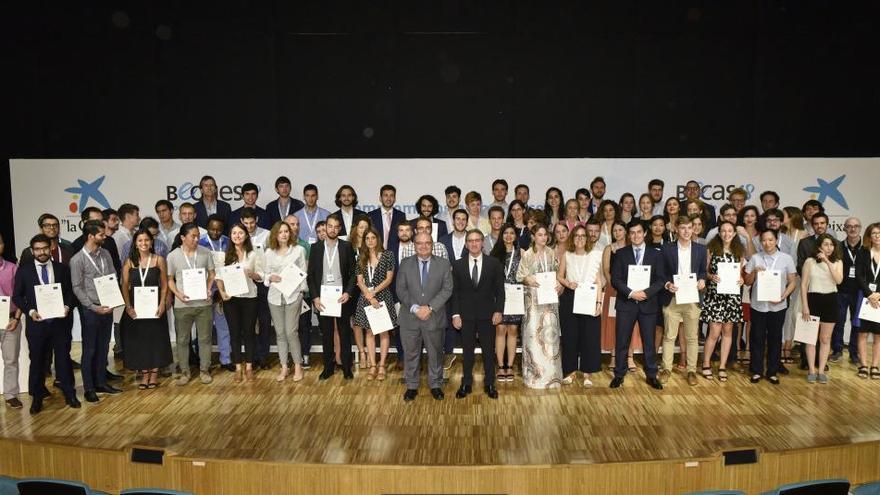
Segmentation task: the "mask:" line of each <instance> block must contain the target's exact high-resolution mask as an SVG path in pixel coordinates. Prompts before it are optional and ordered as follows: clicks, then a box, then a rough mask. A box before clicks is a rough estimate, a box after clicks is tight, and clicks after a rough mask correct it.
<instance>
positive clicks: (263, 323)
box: [254, 284, 275, 363]
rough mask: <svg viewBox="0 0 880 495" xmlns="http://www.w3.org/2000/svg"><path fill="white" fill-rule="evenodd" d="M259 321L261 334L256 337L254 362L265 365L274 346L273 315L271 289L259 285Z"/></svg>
mask: <svg viewBox="0 0 880 495" xmlns="http://www.w3.org/2000/svg"><path fill="white" fill-rule="evenodd" d="M256 300H257V319H259V320H260V333H259V334H257V335H256V346H255V347H254V361H256V362H258V363H265V362H266V361H267V360H268V359H269V346H270V345H271V344H272V342H271V340H270V339H271V337H272V335H273V334H274V333H275V332H274V331H272V314H271V313H270V312H269V288H268V287H266V286H265V285H263V284H257V299H256Z"/></svg>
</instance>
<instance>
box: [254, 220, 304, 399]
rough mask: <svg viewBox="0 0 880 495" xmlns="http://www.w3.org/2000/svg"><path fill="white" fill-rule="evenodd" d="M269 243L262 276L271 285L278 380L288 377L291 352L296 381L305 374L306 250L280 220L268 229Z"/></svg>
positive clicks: (270, 297)
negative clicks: (301, 330) (301, 326)
mask: <svg viewBox="0 0 880 495" xmlns="http://www.w3.org/2000/svg"><path fill="white" fill-rule="evenodd" d="M268 244H269V249H267V250H266V253H265V267H264V271H263V272H262V273H260V276H261V277H262V278H263V284H264V285H266V286H267V287H269V294H268V296H267V298H268V302H269V312H270V313H271V314H272V325H273V326H274V327H275V337H276V341H277V342H278V359H279V360H280V361H281V372H280V373H278V377H277V378H275V380H276V381H279V382H282V381H284V379H285V378H287V374H288V372H289V370H288V367H287V357H288V354H290V355H291V356H293V381H295V382H298V381H300V380H302V378H303V367H302V363H303V359H302V347H301V346H300V340H299V320H300V318H299V315H300V311H301V310H302V300H303V292H304V291H305V290H306V283H305V282H306V268H307V263H306V250H305V248H304V247H302V246H300V245H299V244H298V243H297V242H296V237H294V236H293V232H292V231H291V230H290V226H289V225H288V224H286V223H284V222H281V221H279V222H276V223H275V225H274V226H273V227H272V230H271V231H269V242H268Z"/></svg>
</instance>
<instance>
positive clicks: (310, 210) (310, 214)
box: [294, 184, 330, 244]
mask: <svg viewBox="0 0 880 495" xmlns="http://www.w3.org/2000/svg"><path fill="white" fill-rule="evenodd" d="M303 202H305V206H304V207H303V208H301V209H300V210H297V212H296V213H294V215H295V216H296V217H297V218H298V219H299V238H300V239H301V240H303V241H306V242H307V243H309V244H314V243H316V242H318V233H317V231H316V227H317V225H318V222H321V221H325V220H327V217H329V216H330V212H329V211H327V210H325V209H324V208H321V207H320V206H318V186H316V185H314V184H306V187H304V188H303Z"/></svg>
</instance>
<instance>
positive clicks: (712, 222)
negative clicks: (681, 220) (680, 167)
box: [681, 180, 718, 233]
mask: <svg viewBox="0 0 880 495" xmlns="http://www.w3.org/2000/svg"><path fill="white" fill-rule="evenodd" d="M702 192H703V187H702V186H701V185H700V183H699V182H697V181H695V180H689V181H687V184H685V185H684V196H685V200H684V201H682V202H681V211H682V212H687V204H688V202H689V201H696V200H698V199H699V200H700V201H702V199H701V198H700V195H701V194H702ZM703 209H704V210H705V211H704V212H703V217H704V218H705V219H706V225H705V226H704V227H703V232H704V233H705V232H708V231H710V230H712V229H714V228H715V226H716V225H718V215H716V214H715V207H714V206H712V205H710V204H709V203H706V202H705V201H703Z"/></svg>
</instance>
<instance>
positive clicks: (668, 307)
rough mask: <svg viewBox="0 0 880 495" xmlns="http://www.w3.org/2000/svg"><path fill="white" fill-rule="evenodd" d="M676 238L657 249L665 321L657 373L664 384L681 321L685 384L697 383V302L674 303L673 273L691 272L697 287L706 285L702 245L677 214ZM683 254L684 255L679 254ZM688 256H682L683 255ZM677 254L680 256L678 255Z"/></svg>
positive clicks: (688, 222)
mask: <svg viewBox="0 0 880 495" xmlns="http://www.w3.org/2000/svg"><path fill="white" fill-rule="evenodd" d="M675 230H676V233H677V234H678V240H676V242H672V243H669V244H664V245H663V246H662V247H661V248H660V252H661V253H662V255H663V274H664V276H665V280H664V289H666V290H663V291H661V292H660V305H661V306H662V307H663V319H664V322H665V325H664V332H663V371H661V372H660V383H666V382H667V381H668V380H669V377H670V376H671V375H672V367H673V362H674V359H673V358H674V354H675V341H676V340H677V339H678V327H679V324H683V325H682V326H683V327H684V337H685V342H686V345H687V381H688V385H691V386H694V385H696V384H697V354H698V352H699V345H700V343H699V342H698V336H699V332H700V303H699V302H693V303H681V304H679V303H678V300H677V296H676V292H677V291H678V286H677V285H676V284H675V279H674V277H675V275H676V274H680V275H687V274H693V276H694V277H695V278H696V281H697V290H698V291H702V290H703V289H705V287H706V246H703V245H702V244H697V243H695V242H693V239H692V238H693V235H694V225H693V221H692V220H691V219H690V218H689V217H686V216H683V215H680V216H679V217H678V220H677V224H676V226H675ZM682 253H686V254H682ZM688 254H689V255H690V256H689V259H686V260H685V259H682V257H681V256H683V255H688ZM680 255H681V256H680Z"/></svg>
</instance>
